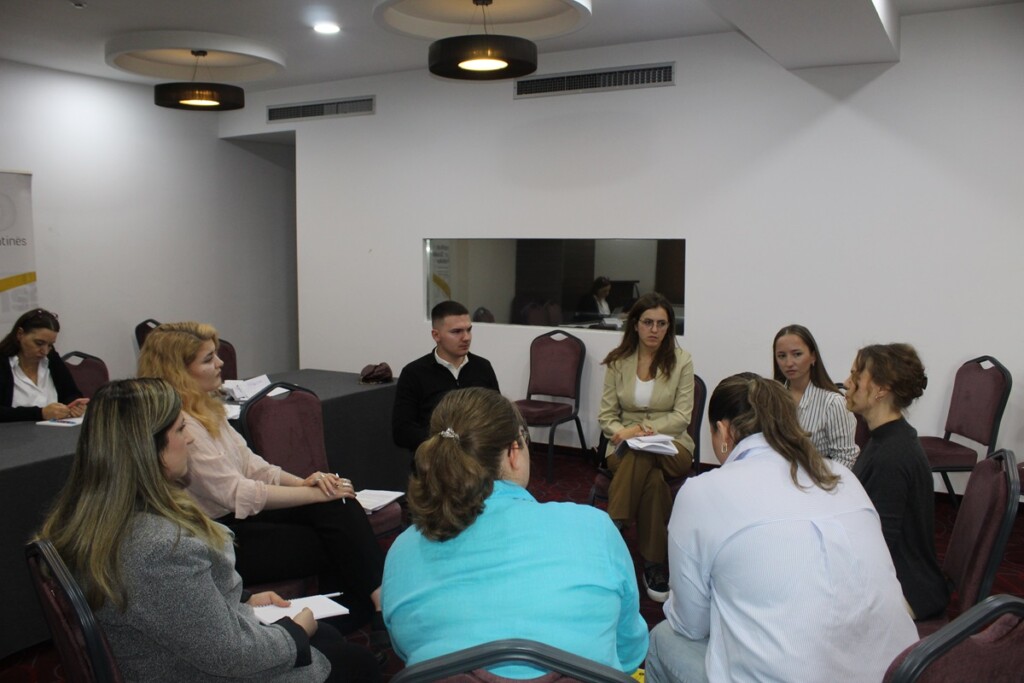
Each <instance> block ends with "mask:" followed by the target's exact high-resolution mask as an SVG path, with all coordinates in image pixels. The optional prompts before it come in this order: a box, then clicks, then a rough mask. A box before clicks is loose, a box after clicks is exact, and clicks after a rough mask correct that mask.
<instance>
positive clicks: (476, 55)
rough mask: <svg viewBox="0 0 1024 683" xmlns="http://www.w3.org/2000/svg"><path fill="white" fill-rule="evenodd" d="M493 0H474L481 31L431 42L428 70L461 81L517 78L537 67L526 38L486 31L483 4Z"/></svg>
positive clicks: (535, 49) (485, 12)
mask: <svg viewBox="0 0 1024 683" xmlns="http://www.w3.org/2000/svg"><path fill="white" fill-rule="evenodd" d="M492 2H493V0H473V4H474V5H476V6H478V7H480V11H481V12H482V13H483V25H484V32H483V33H482V34H476V35H466V36H453V37H451V38H442V39H441V40H437V41H435V42H433V43H431V45H430V51H429V54H428V58H427V62H428V66H429V68H430V73H432V74H434V75H435V76H441V77H442V78H452V79H456V80H463V81H495V80H500V79H503V78H519V77H520V76H526V75H527V74H531V73H533V72H534V71H536V70H537V45H536V44H535V43H533V42H532V41H529V40H527V39H525V38H518V37H516V36H500V35H491V34H489V33H487V11H486V8H487V6H489V5H490V4H491V3H492Z"/></svg>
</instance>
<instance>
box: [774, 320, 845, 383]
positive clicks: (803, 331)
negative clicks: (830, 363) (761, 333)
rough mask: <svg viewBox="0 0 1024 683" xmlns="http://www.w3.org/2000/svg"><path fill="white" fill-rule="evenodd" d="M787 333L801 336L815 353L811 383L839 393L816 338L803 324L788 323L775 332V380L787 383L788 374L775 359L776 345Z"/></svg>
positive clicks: (808, 347)
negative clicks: (827, 369) (786, 374)
mask: <svg viewBox="0 0 1024 683" xmlns="http://www.w3.org/2000/svg"><path fill="white" fill-rule="evenodd" d="M787 334H792V335H793V336H796V337H799V338H800V340H801V341H802V342H803V343H804V344H806V345H807V349H808V350H809V351H810V352H811V353H813V354H814V363H813V364H811V383H812V384H814V386H816V387H818V388H819V389H825V390H826V391H834V392H836V393H839V388H838V387H836V383H835V382H833V381H832V378H831V377H829V376H828V372H827V371H826V370H825V361H823V360H822V359H821V353H820V352H819V351H818V342H816V341H815V340H814V335H813V334H811V331H810V330H809V329H807V328H806V327H804V326H803V325H795V324H794V325H786V326H785V327H783V328H782V329H781V330H779V331H778V332H776V333H775V339H773V340H772V365H773V366H774V368H775V372H774V374H773V377H775V381H777V382H782V383H783V384H785V383H786V376H785V375H784V374H782V370H780V369H779V363H778V361H776V360H775V345H776V344H777V343H778V341H779V339H780V338H782V337H785V336H786V335H787Z"/></svg>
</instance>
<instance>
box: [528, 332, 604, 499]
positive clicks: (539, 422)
mask: <svg viewBox="0 0 1024 683" xmlns="http://www.w3.org/2000/svg"><path fill="white" fill-rule="evenodd" d="M586 357H587V347H586V346H585V345H584V344H583V342H582V341H581V340H580V339H579V337H574V336H573V335H571V334H568V333H567V332H562V331H560V330H553V331H551V332H546V333H544V334H542V335H540V336H539V337H537V338H535V339H534V340H533V342H532V343H531V344H530V382H529V385H528V387H527V389H526V398H525V399H522V400H519V401H516V402H515V404H516V407H517V408H519V412H520V413H521V414H522V416H523V419H524V420H526V424H527V425H528V426H530V427H548V428H549V429H548V481H549V482H550V481H552V478H553V473H554V464H555V429H556V428H557V427H558V425H560V424H564V423H566V422H575V423H576V432H577V434H578V435H579V437H580V448H581V450H583V451H584V452H585V451H586V450H587V441H586V439H585V438H584V437H583V424H582V423H581V422H580V415H579V413H580V382H581V381H582V378H583V362H584V360H585V359H586ZM535 396H546V397H550V398H553V399H565V400H564V401H553V400H548V399H538V398H534V397H535ZM566 401H571V402H566Z"/></svg>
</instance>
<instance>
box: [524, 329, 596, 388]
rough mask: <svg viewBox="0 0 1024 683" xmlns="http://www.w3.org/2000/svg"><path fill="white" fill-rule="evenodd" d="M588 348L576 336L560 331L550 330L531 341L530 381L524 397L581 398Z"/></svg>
mask: <svg viewBox="0 0 1024 683" xmlns="http://www.w3.org/2000/svg"><path fill="white" fill-rule="evenodd" d="M586 357H587V347H586V346H585V345H584V344H583V342H582V341H581V340H580V339H579V337H574V336H573V335H571V334H568V333H566V332H562V331H560V330H552V331H551V332H546V333H544V334H542V335H540V336H539V337H537V338H535V339H534V340H533V342H532V343H531V344H530V383H529V387H528V388H527V390H526V397H527V398H531V397H532V396H533V395H534V394H542V395H544V396H558V397H561V398H571V399H573V400H574V401H575V402H576V404H577V407H579V400H580V381H581V380H582V377H583V361H584V360H585V359H586Z"/></svg>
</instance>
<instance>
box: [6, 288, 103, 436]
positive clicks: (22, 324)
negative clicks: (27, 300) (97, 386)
mask: <svg viewBox="0 0 1024 683" xmlns="http://www.w3.org/2000/svg"><path fill="white" fill-rule="evenodd" d="M59 332H60V323H59V322H58V321H57V316H56V314H54V313H50V312H49V311H47V310H44V309H42V308H36V309H33V310H31V311H28V312H27V313H23V314H22V315H21V317H19V318H18V320H17V321H15V323H14V326H13V327H12V328H11V331H10V332H8V333H7V336H6V337H4V338H3V340H0V358H4V359H5V360H6V361H7V362H6V363H4V362H2V361H0V422H19V421H33V422H40V421H42V420H61V419H66V418H69V417H81V416H82V415H83V414H84V413H85V406H86V404H87V403H88V402H89V399H87V398H82V392H81V391H79V390H78V386H76V385H75V380H74V379H73V378H72V377H71V373H70V372H69V371H68V368H67V366H66V365H64V361H62V360H61V359H60V354H59V353H57V350H56V349H55V348H54V347H53V345H54V344H56V343H57V334H58V333H59Z"/></svg>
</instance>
